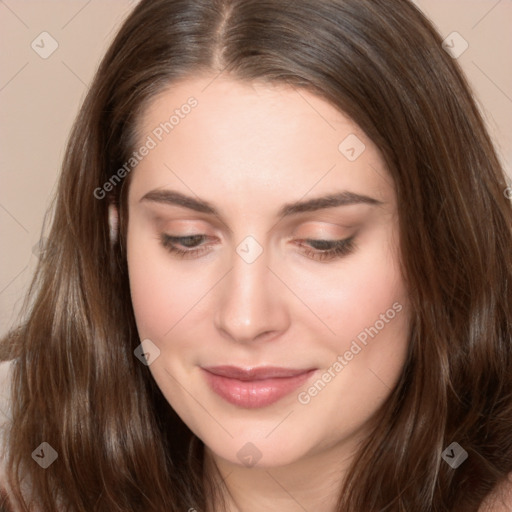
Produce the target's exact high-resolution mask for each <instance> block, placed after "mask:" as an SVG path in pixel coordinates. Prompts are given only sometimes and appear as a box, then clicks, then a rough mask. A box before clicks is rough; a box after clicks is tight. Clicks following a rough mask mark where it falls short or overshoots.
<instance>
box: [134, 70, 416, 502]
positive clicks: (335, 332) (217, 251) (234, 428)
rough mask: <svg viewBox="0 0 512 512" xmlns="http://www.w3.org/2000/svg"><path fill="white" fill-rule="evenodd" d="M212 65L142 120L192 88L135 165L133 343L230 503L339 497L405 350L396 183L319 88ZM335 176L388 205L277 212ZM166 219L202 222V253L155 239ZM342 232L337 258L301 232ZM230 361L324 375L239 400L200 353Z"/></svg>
mask: <svg viewBox="0 0 512 512" xmlns="http://www.w3.org/2000/svg"><path fill="white" fill-rule="evenodd" d="M213 78H214V77H213V76H201V77H198V76H196V77H193V78H189V79H186V80H183V81H181V82H180V83H178V84H174V85H173V86H172V88H169V89H168V90H167V91H165V92H164V93H162V94H161V95H159V96H158V97H156V98H155V99H154V100H153V101H152V102H151V104H150V105H149V107H148V108H147V110H146V111H145V113H144V115H143V117H142V118H141V119H140V122H139V125H138V129H139V134H140V143H141V144H143V143H144V141H145V140H146V138H147V136H148V135H151V133H152V131H153V130H154V128H155V127H156V126H158V125H159V124H160V123H161V122H163V121H165V120H166V119H168V118H169V115H170V114H171V113H172V112H173V111H174V110H175V109H176V108H180V106H181V105H183V104H184V103H185V102H186V101H187V98H189V97H190V96H194V97H195V98H196V99H197V101H198V105H197V107H196V108H194V109H192V111H191V112H190V114H188V115H187V116H185V117H184V118H183V119H180V122H179V124H178V125H177V126H175V127H174V129H173V130H172V131H170V132H169V133H168V134H166V135H165V136H164V137H163V138H162V140H161V141H160V142H158V144H157V145H156V147H155V148H153V149H152V150H151V151H150V152H149V154H148V155H147V156H145V157H144V158H143V159H142V161H141V162H140V163H139V164H138V166H137V167H136V169H135V170H133V171H132V175H131V183H130V189H129V198H128V201H129V222H128V239H127V240H128V241H127V243H128V247H127V251H128V252H127V254H128V266H129V277H130V287H131V294H132V301H133V307H134V311H135V316H136V321H137V327H138V331H139V334H140V339H141V340H144V339H150V340H151V342H152V343H153V344H154V346H156V347H158V349H159V351H160V353H159V355H158V357H156V358H155V359H154V362H152V363H151V364H150V366H149V369H150V371H151V374H152V375H153V377H154V379H155V381H156V383H157V384H158V386H159V387H160V389H161V390H162V392H163V394H164V395H165V397H166V398H167V400H168V402H169V404H170V405H171V406H172V407H173V408H174V409H175V410H176V411H177V413H178V414H179V415H180V417H181V418H182V419H183V421H184V422H185V423H186V424H187V425H188V426H189V428H190V429H191V430H192V431H193V432H194V433H195V434H196V435H197V436H198V437H199V438H200V439H201V440H202V441H203V442H204V443H205V447H206V452H205V453H206V461H207V465H206V467H207V468H209V467H211V463H212V462H213V461H215V463H216V464H217V465H218V467H219V468H220V470H221V473H222V475H223V476H224V477H225V483H226V486H227V489H228V491H229V497H228V509H229V510H230V511H235V510H243V511H245V512H247V511H249V512H250V511H260V510H277V509H279V510H281V511H298V510H304V509H306V510H315V509H317V510H324V511H329V510H334V509H335V503H336V499H337V494H338V490H339V486H340V485H341V482H342V480H343V478H344V472H345V470H346V468H347V465H348V463H349V462H350V461H351V460H352V458H353V454H354V451H355V449H356V448H357V446H358V443H359V442H360V441H361V440H362V439H364V437H365V436H366V435H367V434H368V429H367V426H368V422H369V421H370V419H371V418H372V416H373V415H374V414H375V412H376V411H377V409H378V408H379V406H380V405H381V404H382V403H383V402H384V401H385V399H386V398H387V397H388V395H389V394H390V393H391V390H392V388H393V386H394V385H395V384H396V382H397V380H398V378H399V376H400V373H401V370H402V368H403V365H404V363H405V359H406V353H407V341H408V317H409V314H408V303H407V291H406V289H405V286H404V281H403V279H402V276H401V271H400V264H399V254H398V243H399V232H398V218H397V207H396V196H395V192H394V188H393V184H392V180H391V178H390V176H389V174H388V172H387V170H386V168H385V165H384V162H383V160H382V157H381V155H380V153H379V151H378V150H377V148H376V146H375V145H374V144H373V143H372V141H371V140H369V139H368V138H367V137H366V135H365V134H364V133H363V132H362V131H361V129H360V128H359V127H358V126H357V125H356V124H354V123H353V122H352V121H351V120H350V119H348V118H347V117H345V116H344V115H343V114H341V113H340V112H339V111H338V110H337V109H335V108H334V107H333V106H332V105H330V104H329V103H327V102H325V101H324V100H322V99H320V98H318V97H316V96H314V95H313V94H311V93H309V92H306V91H304V90H296V89H294V88H291V87H287V86H271V85H268V84H251V85H247V84H242V83H241V82H237V81H235V80H233V79H231V78H229V77H218V78H217V79H215V80H214V81H213V82H212V80H213ZM350 134H355V135H356V136H357V137H358V138H359V139H360V140H361V141H362V142H363V143H364V144H365V149H364V151H363V152H362V154H361V155H360V156H359V157H358V158H357V159H356V160H355V161H349V160H348V159H347V158H346V156H345V155H344V154H343V153H342V152H340V151H339V149H338V146H339V144H340V143H341V142H342V141H343V140H344V139H345V137H347V136H348V135H350ZM155 189H157V190H175V191H178V192H181V193H183V194H187V195H190V196H192V197H194V198H196V199H197V198H200V199H202V200H206V201H208V202H209V203H211V204H212V205H214V206H215V207H216V209H217V210H218V211H219V216H217V215H211V214H206V213H200V212H196V211H193V210H191V209H188V208H185V207H182V206H175V205H170V204H163V203H159V202H155V201H149V200H144V199H142V198H143V197H144V196H145V195H146V194H147V193H148V192H150V191H153V190H155ZM344 190H346V191H350V192H353V193H356V194H361V195H365V196H370V197H371V198H374V199H376V200H378V201H380V202H381V203H380V204H378V205H370V204H363V203H361V204H353V205H345V206H338V207H334V208H329V209H322V210H319V211H314V212H305V213H300V214H296V215H293V216H290V217H286V218H280V217H279V216H278V214H277V212H278V211H279V209H280V208H281V207H282V206H283V205H284V204H285V203H290V202H293V201H298V200H307V199H312V198H315V197H320V196H324V195H326V194H331V193H333V192H335V191H336V192H339V191H344ZM162 233H166V234H168V235H173V236H187V235H192V234H204V235H207V237H209V238H207V239H206V240H203V241H199V246H201V244H202V247H203V248H204V247H207V250H206V251H205V252H204V253H202V254H199V255H196V256H194V257H191V258H186V259H183V258H180V257H179V256H177V255H176V254H174V253H171V252H169V251H168V249H167V248H165V247H164V246H163V245H162V243H161V240H160V236H161V234H162ZM248 235H251V236H252V237H253V238H254V239H255V240H256V241H257V244H259V247H260V248H261V250H262V251H263V252H262V253H261V254H260V256H259V257H258V258H257V259H256V260H255V261H254V262H252V263H247V261H245V260H244V259H243V258H242V257H241V256H240V255H239V254H238V253H237V251H236V250H237V247H238V246H239V244H240V243H241V242H242V241H243V240H244V239H245V237H246V236H248ZM352 235H355V244H356V246H355V249H354V251H353V252H352V253H349V254H346V255H343V256H341V257H338V258H334V259H331V260H329V259H327V260H323V261H322V260H316V259H314V256H313V257H312V256H311V253H315V249H318V246H311V245H310V246H308V245H307V244H304V243H303V244H302V245H301V243H300V242H298V241H300V240H304V239H319V240H338V239H345V238H348V237H350V236H352ZM178 245H179V244H178ZM180 247H181V248H185V249H186V247H183V245H181V246H180ZM308 248H309V250H310V251H311V252H310V253H309V254H308V253H306V250H307V249H308ZM316 252H320V251H318V250H317V251H316ZM394 303H399V305H400V306H402V309H401V311H400V312H399V313H397V314H396V316H395V318H394V319H392V320H389V321H388V322H387V323H385V327H384V328H382V329H381V330H379V332H378V334H377V335H376V336H374V337H373V338H369V340H368V343H367V345H366V346H364V345H363V346H362V347H363V348H362V350H361V351H360V352H358V353H357V355H355V356H354V357H353V358H352V359H351V360H350V361H346V362H347V364H346V366H344V367H343V370H342V371H340V372H338V373H336V372H335V374H336V376H335V377H334V378H332V379H331V381H330V382H329V383H328V384H327V385H326V386H325V387H324V388H323V389H322V390H321V391H320V392H319V393H318V394H317V395H316V396H314V397H311V400H310V401H309V403H307V404H304V403H300V402H299V400H298V394H299V392H301V391H304V390H306V391H307V389H308V388H309V387H311V385H312V383H313V382H315V381H317V380H318V378H319V376H321V375H322V374H323V373H325V372H326V371H327V370H328V369H329V368H332V365H333V363H334V362H335V361H337V358H338V356H339V355H343V354H344V353H345V352H346V351H347V350H349V349H350V347H351V343H352V341H353V340H355V339H356V337H357V336H358V334H360V333H361V332H362V331H364V329H365V328H368V327H370V326H374V325H375V323H376V321H378V320H379V318H381V317H380V315H381V314H383V313H385V312H386V311H387V310H389V309H390V308H392V305H393V304H394ZM223 364H230V365H236V366H241V367H244V368H249V367H253V366H264V365H273V366H281V367H286V368H317V371H316V372H315V374H314V375H313V376H312V377H311V378H310V379H309V380H308V382H307V383H306V384H305V385H302V386H301V387H300V388H299V389H297V390H296V391H293V392H292V393H290V394H289V395H287V396H285V397H284V398H282V399H281V400H279V401H278V402H276V403H274V404H272V405H269V406H266V407H262V408H256V409H247V408H241V407H237V406H236V405H233V404H230V403H228V402H226V401H225V400H224V399H223V398H221V397H219V396H218V395H217V394H215V393H214V392H213V391H212V390H211V388H210V387H209V386H208V384H207V383H206V380H205V379H204V375H203V373H202V370H201V368H200V367H201V366H209V365H223ZM248 442H251V443H253V445H254V446H256V447H257V450H258V453H259V454H261V458H260V459H259V460H258V462H257V464H256V465H255V466H252V467H249V466H248V465H246V464H244V463H242V462H241V460H240V459H239V458H238V457H237V453H238V452H239V450H240V449H241V448H242V447H243V446H244V445H246V443H248ZM246 449H247V448H246ZM254 453H255V454H256V452H254ZM255 456H256V455H255Z"/></svg>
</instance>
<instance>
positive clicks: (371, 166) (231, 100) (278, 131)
mask: <svg viewBox="0 0 512 512" xmlns="http://www.w3.org/2000/svg"><path fill="white" fill-rule="evenodd" d="M191 99H192V100H191ZM190 105H194V106H193V107H190ZM137 128H138V138H139V141H138V142H139V145H142V144H144V142H145V141H146V140H148V138H151V139H152V141H153V142H154V147H153V149H151V151H150V152H149V154H148V155H147V156H146V157H144V158H143V159H142V161H141V162H140V164H138V165H137V168H136V171H135V172H134V173H133V174H134V176H132V179H133V183H132V186H134V187H135V188H136V189H139V188H140V189H141V192H142V189H145V191H147V190H149V188H150V187H162V186H165V185H167V184H168V183H170V182H173V181H175V179H176V176H178V175H179V176H181V177H183V178H184V180H185V181H187V182H188V183H189V184H190V186H191V187H193V189H194V190H193V192H194V193H196V194H198V195H201V196H202V197H204V196H209V195H211V193H212V192H213V191H214V190H222V192H223V194H230V193H233V194H240V193H243V192H244V191H247V190H250V191H251V193H254V194H257V193H258V192H262V193H265V194H266V195H267V196H268V197H269V199H270V198H271V196H272V195H275V200H276V201H278V200H279V198H280V197H281V196H282V194H283V192H285V191H286V193H287V195H288V197H290V198H292V197H293V198H298V197H301V196H304V195H305V194H307V193H311V194H314V193H315V192H318V194H320V193H325V192H326V191H333V190H342V189H348V190H350V191H352V192H354V193H365V194H369V193H372V194H374V196H375V197H376V198H377V199H379V200H382V201H384V202H386V201H389V200H390V199H391V198H392V195H393V190H392V186H391V180H390V178H389V175H388V173H387V171H386V169H385V165H384V162H383V160H382V157H381V155H380V152H379V151H378V149H377V147H376V146H375V145H374V143H373V142H372V141H371V140H370V139H369V138H368V137H367V136H366V135H365V133H364V132H363V131H362V130H361V129H360V128H359V126H358V125H357V124H356V123H354V122H353V121H352V120H351V119H349V118H348V117H346V116H345V115H344V114H343V113H342V112H340V111H339V110H337V109H336V108H335V107H334V106H332V105H331V104H329V103H328V102H326V101H325V100H323V99H322V98H320V97H318V96H316V95H314V94H312V93H311V92H309V91H307V90H304V89H298V88H294V87H291V86H286V85H282V84H279V85H273V84H272V85H271V84H266V83H261V82H259V83H254V82H253V83H250V84H249V83H242V82H240V81H237V80H234V79H230V78H226V77H223V76H220V77H217V78H215V76H208V75H206V76H201V77H195V78H189V79H185V80H182V81H180V82H178V83H174V84H172V85H171V86H170V87H168V88H167V89H166V90H164V91H163V92H162V93H160V94H159V95H158V96H156V97H155V98H153V99H152V100H151V102H150V103H149V104H148V106H147V108H146V109H145V111H144V113H143V115H142V117H141V119H139V123H138V127H137ZM172 175H174V176H172ZM212 186H213V187H214V188H213V189H212Z"/></svg>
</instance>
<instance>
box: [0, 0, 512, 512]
mask: <svg viewBox="0 0 512 512" xmlns="http://www.w3.org/2000/svg"><path fill="white" fill-rule="evenodd" d="M220 72H223V73H225V74H227V75H229V76H230V77H232V78H234V79H235V80H240V81H244V82H253V81H260V82H263V83H267V84H284V85H290V86H293V87H295V88H303V89H305V90H308V91H310V92H313V93H314V94H316V95H318V96H319V97H321V98H323V99H325V100H326V101H328V102H329V103H330V104H331V105H333V106H334V107H335V108H337V109H339V111H341V112H343V113H344V114H345V115H347V116H348V117H350V118H351V119H352V120H354V121H355V122H356V123H357V124H358V125H359V126H360V127H361V128H362V129H363V130H364V132H365V133H366V134H367V136H368V137H369V138H370V139H372V140H373V142H374V143H375V144H376V145H377V147H378V148H379V150H380V151H381V153H382V156H383V158H384V160H385V162H386V164H387V167H388V169H389V172H390V174H391V177H392V179H393V181H394V185H395V189H396V194H397V200H398V201H397V204H398V215H399V226H400V254H401V263H402V268H403V274H404V278H405V280H406V284H407V287H408V292H409V296H410V301H411V322H410V326H411V327H410V333H409V352H408V358H407V361H406V364H405V365H404V367H403V371H402V374H401V377H400V379H399V381H398V383H397V385H396V387H395V388H394V389H393V391H392V392H391V394H390V395H389V397H388V399H387V400H386V402H385V403H384V404H383V406H382V407H381V408H380V409H379V411H378V414H377V415H376V418H375V425H374V431H373V434H372V435H371V436H369V437H368V439H367V440H366V442H365V443H364V445H362V446H361V447H360V452H359V454H358V456H356V457H355V458H354V462H353V464H352V466H351V468H350V471H349V473H348V476H347V478H346V480H345V482H344V484H343V489H340V493H339V503H338V508H337V510H339V511H344V512H362V511H364V512H379V511H382V512H383V511H398V512H411V511H414V512H442V511H446V512H447V511H450V512H472V511H475V512H476V511H477V510H478V508H479V506H480V505H481V504H482V503H483V501H484V498H485V497H486V496H488V495H490V493H491V492H492V491H493V489H496V488H497V487H498V485H499V484H500V483H503V482H505V481H506V478H507V475H508V474H509V473H510V472H512V378H511V375H512V208H511V203H510V201H509V200H508V199H507V197H506V194H505V189H506V188H507V180H506V177H505V173H504V170H503V168H502V166H501V164H500V162H499V159H498V157H497V155H496V150H495V148H494V147H493V144H492V142H491V139H490V137H489V135H488V133H487V131H486V128H485V125H484V122H483V120H482V116H481V114H480V112H479V110H478V107H477V104H476V101H475V99H474V96H473V92H472V91H471V88H470V87H469V85H468V83H467V81H466V78H465V77H464V75H463V72H462V71H461V69H460V67H459V65H458V63H457V62H456V61H455V60H454V59H452V57H451V56H450V55H448V54H447V53H446V52H445V51H444V50H443V48H442V40H441V37H440V35H439V34H438V33H437V32H436V30H435V29H434V27H433V26H432V24H431V22H430V21H429V20H428V19H426V17H425V16H424V15H423V14H422V13H421V11H420V10H419V9H418V8H417V7H416V6H415V5H414V4H413V3H412V2H410V1H408V0H293V1H288V2H285V1H282V0H142V1H141V2H140V3H139V4H138V5H137V6H136V7H135V8H134V10H133V11H132V13H131V14H130V15H129V16H128V18H127V19H126V20H125V22H124V24H123V25H122V27H121V29H120V30H119V32H118V34H117V36H116V37H115V39H114V41H113V43H112V44H111V46H110V48H109V49H108V51H107V53H106V55H105V56H104V58H103V60H102V62H101V64H100V66H99V68H98V71H97V73H96V75H95V78H94V80H93V82H92V85H91V87H90V90H89V92H88V94H87V96H86V98H85V100H84V102H83V105H82V107H81V110H80V112H79V114H78V116H77V119H76V121H75V124H74V127H73V129H72V132H71V134H70V137H69V140H68V144H67V149H66V153H65V157H64V161H63V166H62V171H61V175H60V181H59V186H58V190H57V194H56V197H55V202H54V205H53V208H52V216H51V219H49V218H47V220H48V222H51V229H50V230H49V234H48V243H47V244H46V248H45V250H44V251H43V253H42V256H41V259H40V262H39V266H38V268H37V271H36V274H35V277H34V280H33V282H32V285H31V287H30V289H29V291H28V294H27V299H26V303H25V308H24V311H25V313H24V317H23V321H21V322H20V325H19V327H18V328H16V329H14V330H13V331H12V332H11V333H10V334H9V335H8V336H7V337H5V338H4V340H3V341H2V355H3V358H4V359H6V360H7V359H9V360H11V361H12V363H13V374H12V375H13V380H12V426H11V428H10V430H9V432H8V435H7V436H6V442H7V445H8V447H9V453H8V477H9V479H8V483H9V485H8V488H9V490H10V496H11V498H10V499H11V505H12V506H13V507H16V508H15V510H21V511H24V512H25V511H28V510H29V507H30V506H31V505H30V501H31V498H33V501H34V503H35V504H36V506H37V507H40V510H43V511H45V512H46V511H55V510H59V511H70V512H71V511H72V512H91V511H98V512H103V511H105V512H107V511H108V512H139V511H140V512H153V511H154V512H162V511H163V510H166V511H179V510H181V511H183V510H188V509H190V508H195V509H196V510H197V511H206V510H209V509H210V507H211V506H212V503H213V502H214V501H215V500H216V499H217V498H216V497H217V495H219V492H220V487H219V486H218V485H217V482H216V481H215V480H214V479H213V478H210V479H206V478H203V448H204V446H203V444H202V442H201V441H200V440H199V439H198V438H197V437H196V436H195V435H194V434H193V433H192V432H191V431H190V430H189V429H188V427H187V426H186V425H185V424H184V423H183V422H182V420H181V419H180V418H179V417H178V416H177V414H176V413H175V412H174V411H173V409H172V408H171V407H170V406H169V404H168V403H167V401H166V400H165V398H164V397H163V395H162V393H161V392H160V390H159V389H158V387H157V386H156V384H155V382H154V379H153V378H152V377H151V374H150V372H149V370H148V368H147V367H145V366H144V365H141V364H140V362H139V361H138V360H137V359H136V358H135V357H134V354H133V351H134V349H135V348H136V347H137V346H138V345H139V343H140V340H139V338H138V334H137V329H136V325H135V319H134V313H133V310H132V305H131V300H130V293H129V281H128V272H127V263H126V226H127V206H126V197H127V189H128V186H129V181H130V180H129V176H128V177H127V178H126V179H124V180H123V182H122V185H121V186H118V187H114V188H113V190H112V191H111V192H110V194H109V195H108V197H105V198H104V199H98V198H97V197H95V193H94V191H95V190H96V189H97V188H98V187H101V186H102V185H103V184H104V183H106V182H107V181H108V180H109V179H111V178H112V176H113V175H114V174H115V170H117V169H119V167H120V166H122V165H123V163H124V162H126V161H127V160H128V159H129V155H130V154H131V153H132V152H133V151H134V149H135V147H136V142H137V136H138V134H137V126H138V125H137V123H138V121H139V120H140V118H141V115H142V113H143V112H144V109H145V108H146V107H147V105H148V103H149V102H150V101H151V99H152V98H154V97H155V95H156V94H158V93H160V92H162V91H164V90H165V89H168V88H172V86H173V84H174V83H176V82H177V81H178V80H185V79H186V78H187V77H192V76H195V75H198V74H199V73H220ZM96 195H97V194H96ZM110 203H112V204H115V205H116V206H118V207H119V211H120V236H119V239H118V241H117V242H116V243H114V244H112V243H111V242H110V238H109V224H108V205H109V204H110ZM42 441H46V442H48V443H49V444H50V445H51V446H52V447H53V448H54V449H55V450H56V451H57V452H58V459H57V461H56V462H55V463H53V464H52V465H51V466H50V467H49V468H47V469H46V470H44V471H43V470H41V468H40V467H39V466H37V465H36V464H34V462H33V460H32V459H31V453H32V451H33V450H34V448H35V447H37V446H38V445H39V444H40V443H41V442H42ZM454 441H456V442H458V443H459V444H460V445H461V446H462V447H463V448H464V449H465V450H466V451H467V452H468V455H469V456H468V459H467V460H466V461H465V462H464V463H463V464H462V465H461V466H460V467H458V468H457V469H456V470H454V469H452V468H451V467H450V466H449V465H448V464H446V463H445V462H444V461H443V460H442V457H441V455H442V452H443V450H444V449H445V448H446V447H447V446H448V445H450V443H452V442H454ZM25 478H27V482H30V489H31V491H30V493H29V494H30V496H29V495H28V494H24V493H23V491H22V486H23V482H22V480H23V479H25ZM340 484H341V481H340ZM6 486H7V484H6ZM340 487H341V485H340ZM219 499H220V498H219ZM215 510H220V505H217V507H216V508H215Z"/></svg>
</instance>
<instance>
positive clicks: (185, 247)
mask: <svg viewBox="0 0 512 512" xmlns="http://www.w3.org/2000/svg"><path fill="white" fill-rule="evenodd" d="M208 238H209V237H208V236H207V235H202V234H198V235H187V236H172V235H168V234H165V233H162V234H161V235H160V243H161V244H162V246H163V247H165V248H166V249H167V250H168V251H169V252H171V253H173V254H176V255H177V256H179V257H181V258H195V257H199V256H201V255H202V254H205V253H206V252H208V251H209V248H208V247H207V246H205V245H204V244H203V245H200V244H201V242H204V241H205V240H208ZM354 238H355V236H352V237H350V238H346V239H344V240H314V239H304V240H299V241H298V242H299V245H300V246H301V247H303V248H304V249H305V250H304V253H305V254H306V256H308V257H309V258H312V259H314V260H318V261H326V260H333V259H336V258H341V257H343V256H347V255H348V254H350V253H352V252H353V251H354V250H355V243H354ZM304 244H307V245H304ZM180 245H181V247H179V246H180Z"/></svg>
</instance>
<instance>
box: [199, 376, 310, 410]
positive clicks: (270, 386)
mask: <svg viewBox="0 0 512 512" xmlns="http://www.w3.org/2000/svg"><path fill="white" fill-rule="evenodd" d="M314 372H315V370H310V371H308V372H305V373H301V374H300V375H295V376H294V377H279V378H272V379H263V380H252V381H243V380H238V379H230V378H228V377H221V376H220V375H215V374H213V373H210V372H208V371H206V370H203V373H204V375H205V378H206V380H207V382H208V384H209V385H210V387H211V388H212V390H213V391H215V393H217V394H218V395H219V396H220V397H222V398H224V400H226V401H227V402H229V403H231V404H233V405H237V406H238V407H244V408H246V409H256V408H259V407H266V406H267V405H270V404H273V403H275V402H277V401H278V400H280V399H281V398H283V397H285V396H286V395H288V394H290V393H291V392H292V391H294V390H295V389H297V388H298V387H299V386H300V385H302V384H304V382H306V381H307V380H308V379H309V378H310V377H311V375H312V374H313V373H314Z"/></svg>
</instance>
